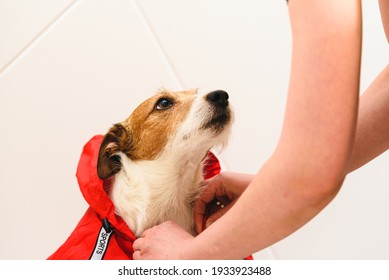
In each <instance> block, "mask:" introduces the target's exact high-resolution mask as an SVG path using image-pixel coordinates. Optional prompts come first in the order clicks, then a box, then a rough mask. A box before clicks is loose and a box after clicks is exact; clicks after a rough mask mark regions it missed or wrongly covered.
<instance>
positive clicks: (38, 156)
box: [0, 0, 389, 259]
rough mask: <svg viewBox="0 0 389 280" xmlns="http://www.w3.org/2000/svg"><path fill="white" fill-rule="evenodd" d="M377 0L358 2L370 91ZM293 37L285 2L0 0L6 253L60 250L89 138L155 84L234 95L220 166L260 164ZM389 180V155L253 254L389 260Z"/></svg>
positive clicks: (0, 241)
mask: <svg viewBox="0 0 389 280" xmlns="http://www.w3.org/2000/svg"><path fill="white" fill-rule="evenodd" d="M376 2H377V1H371V0H364V1H363V4H364V20H365V22H364V39H365V41H364V45H363V67H362V89H365V88H366V87H367V85H368V84H369V83H370V82H371V80H372V79H373V78H374V77H375V75H377V73H378V72H379V71H380V70H381V69H382V68H383V67H384V66H385V65H386V64H387V62H388V57H389V56H388V54H389V53H388V50H389V49H388V45H387V42H386V39H385V37H384V34H383V31H382V26H381V22H380V16H379V10H378V5H377V3H376ZM290 41H291V37H290V30H289V20H288V13H287V6H286V4H285V1H283V0H279V1H274V0H272V1H270V0H269V1H265V0H262V1H258V0H242V1H226V0H186V1H182V0H163V1H159V0H137V1H135V0H112V1H106V0H74V1H71V0H56V1H52V0H32V1H29V0H0V128H1V132H0V133H1V134H0V136H1V137H0V158H1V160H0V190H1V195H0V213H1V215H0V248H1V249H0V259H44V258H46V257H47V256H48V255H50V254H51V253H52V252H53V251H54V250H55V249H56V248H57V247H58V246H59V245H60V244H62V242H63V241H64V240H65V239H66V238H67V236H68V235H69V234H70V232H71V231H72V229H73V228H74V226H75V225H76V223H77V222H78V220H79V219H80V218H81V216H82V215H83V213H84V211H85V209H86V207H87V205H86V203H85V202H84V201H83V198H82V196H81V194H80V192H79V190H78V186H77V183H76V179H75V176H74V174H75V169H76V166H77V161H78V157H79V154H80V152H81V149H82V146H83V145H84V143H85V142H86V141H87V140H88V139H89V138H90V137H91V136H92V135H94V134H102V133H105V132H106V131H107V129H108V128H109V127H110V126H111V124H113V123H116V122H119V121H121V120H123V119H124V118H126V117H127V115H128V114H129V113H130V112H131V111H132V110H133V109H134V108H135V107H136V105H137V104H139V102H140V101H142V100H143V99H145V98H146V97H148V96H150V95H152V94H153V93H154V92H155V91H156V90H157V89H159V88H161V87H166V88H168V89H171V90H179V89H188V88H200V90H201V91H207V90H212V89H225V90H226V91H228V92H229V93H230V96H231V102H232V104H233V105H234V107H235V111H236V123H235V126H234V131H233V135H232V139H231V142H230V145H229V147H228V148H227V150H226V151H225V152H224V153H223V154H222V156H221V158H222V161H223V164H224V167H225V169H229V170H234V171H242V172H256V171H257V170H258V169H259V168H260V166H261V165H262V164H263V162H264V161H265V160H266V159H267V157H268V156H269V155H270V154H271V152H272V150H273V148H274V147H275V144H276V142H277V139H278V135H279V132H280V129H281V121H282V117H283V109H284V106H285V99H286V92H287V83H288V75H289V66H290V64H289V61H290V47H291V42H290ZM388 183H389V157H388V154H384V155H382V156H381V157H379V158H378V159H377V160H375V161H374V162H372V163H371V164H369V165H368V166H366V167H364V168H363V169H360V170H358V171H356V172H354V173H353V174H351V175H350V176H349V177H348V179H347V180H346V182H345V184H344V187H343V189H342V190H341V192H340V193H339V195H338V197H337V198H336V199H335V200H334V201H333V203H331V204H330V206H329V207H328V208H326V209H325V210H324V211H323V212H322V213H321V214H319V215H318V216H317V217H316V218H315V219H314V220H313V221H312V222H310V223H309V224H308V225H307V226H305V227H304V228H303V229H301V230H299V231H298V232H296V233H295V234H293V235H292V236H291V237H289V238H286V239H285V240H283V241H281V242H279V243H277V244H275V245H274V246H272V247H271V248H268V249H265V250H263V251H261V252H259V253H258V254H256V258H258V259H385V258H386V259H387V258H389V241H388V236H389V223H388V221H389V203H388V200H389V184H388ZM258 238H261V235H260V233H258ZM242 242H244V240H242Z"/></svg>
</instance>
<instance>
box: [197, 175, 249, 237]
mask: <svg viewBox="0 0 389 280" xmlns="http://www.w3.org/2000/svg"><path fill="white" fill-rule="evenodd" d="M254 176H255V175H250V174H241V173H234V172H223V173H220V174H218V175H216V176H215V177H213V178H211V179H208V180H205V181H203V183H202V186H203V187H205V190H204V192H203V193H202V194H201V195H200V197H199V198H198V199H197V201H196V203H195V206H194V221H195V225H196V229H197V232H198V233H200V232H202V231H203V230H204V229H205V228H207V227H208V226H209V225H211V224H212V223H214V222H215V221H216V220H217V219H219V218H220V217H221V216H223V215H224V214H225V213H226V212H227V211H228V210H229V209H230V208H231V207H232V206H233V205H234V203H235V202H236V200H237V198H238V197H239V196H240V195H241V194H242V192H243V191H244V190H245V189H246V187H247V186H248V185H249V184H250V183H251V181H252V180H253V178H254ZM204 221H205V224H204Z"/></svg>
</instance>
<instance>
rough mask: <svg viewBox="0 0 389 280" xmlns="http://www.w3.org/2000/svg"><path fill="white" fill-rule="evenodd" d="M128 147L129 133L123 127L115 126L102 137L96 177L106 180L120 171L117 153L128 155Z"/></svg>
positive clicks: (129, 141) (120, 166)
mask: <svg viewBox="0 0 389 280" xmlns="http://www.w3.org/2000/svg"><path fill="white" fill-rule="evenodd" d="M130 147H131V137H130V133H129V132H128V131H127V129H126V128H125V127H124V126H123V125H121V124H115V125H114V126H113V127H112V128H111V129H110V130H109V131H108V133H107V134H106V135H105V136H104V139H103V142H102V144H101V146H100V151H99V158H98V161H97V175H98V176H99V178H100V179H102V180H105V179H108V178H109V177H111V176H112V175H114V174H116V173H117V172H119V171H120V169H121V168H122V163H121V158H120V155H119V154H118V153H119V152H123V153H124V154H128V153H129V150H130Z"/></svg>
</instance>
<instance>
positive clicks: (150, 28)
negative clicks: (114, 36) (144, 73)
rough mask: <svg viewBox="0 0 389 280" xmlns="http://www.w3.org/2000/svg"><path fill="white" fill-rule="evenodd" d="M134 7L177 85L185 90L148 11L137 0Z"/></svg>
mask: <svg viewBox="0 0 389 280" xmlns="http://www.w3.org/2000/svg"><path fill="white" fill-rule="evenodd" d="M133 3H134V7H135V9H136V11H137V12H138V14H139V17H140V18H141V20H142V22H143V25H144V26H145V27H146V30H147V32H148V33H149V36H150V37H151V40H152V41H153V43H154V45H155V46H156V48H157V50H158V51H159V53H160V55H161V56H162V59H163V61H164V63H165V64H166V65H167V67H168V69H169V71H170V74H171V75H172V76H173V78H174V80H175V82H176V84H177V86H178V87H179V89H180V90H184V88H185V87H184V83H183V82H182V80H181V78H180V76H179V75H178V73H177V70H176V69H175V68H174V66H173V63H172V61H171V59H170V58H169V56H168V54H167V52H166V50H165V49H164V47H163V44H162V42H161V40H160V39H159V37H158V35H157V33H156V31H155V30H154V28H153V26H152V24H151V22H150V20H148V18H147V17H146V13H145V12H144V11H143V10H142V8H141V6H140V5H139V3H138V1H137V0H133Z"/></svg>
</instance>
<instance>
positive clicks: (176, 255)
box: [133, 221, 194, 260]
mask: <svg viewBox="0 0 389 280" xmlns="http://www.w3.org/2000/svg"><path fill="white" fill-rule="evenodd" d="M193 238H194V237H193V236H192V235H190V234H189V233H188V232H186V231H185V230H184V229H182V228H181V227H180V226H179V225H177V224H176V223H174V222H171V221H168V222H164V223H162V224H160V225H157V226H154V227H152V228H150V229H147V230H145V231H144V232H143V234H142V236H141V237H140V238H138V239H137V240H135V242H134V244H133V248H134V254H133V259H134V260H158V259H166V260H169V259H170V260H178V259H182V258H185V257H184V256H182V254H181V252H182V251H181V250H182V249H183V248H184V247H185V245H186V244H187V242H188V241H190V240H191V239H193Z"/></svg>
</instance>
